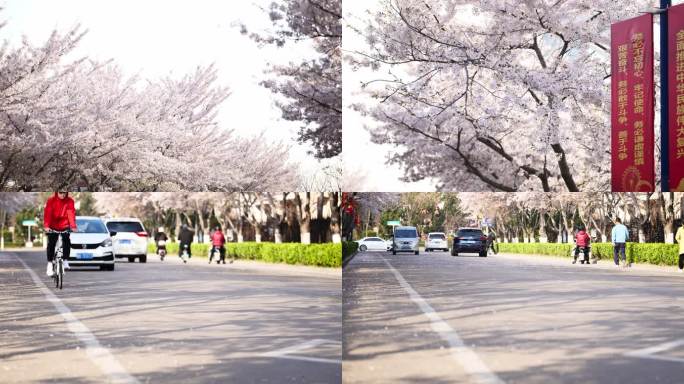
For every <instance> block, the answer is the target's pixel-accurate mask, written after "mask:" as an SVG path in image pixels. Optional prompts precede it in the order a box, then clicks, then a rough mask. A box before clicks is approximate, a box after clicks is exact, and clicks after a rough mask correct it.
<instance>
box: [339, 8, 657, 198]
mask: <svg viewBox="0 0 684 384" xmlns="http://www.w3.org/2000/svg"><path fill="white" fill-rule="evenodd" d="M652 5H653V4H652V2H651V1H646V0H638V1H630V2H616V1H613V0H577V1H524V2H512V1H510V0H495V1H477V0H383V1H382V5H381V7H380V9H379V10H378V11H376V12H372V13H369V14H368V16H361V15H359V20H360V21H358V22H355V23H354V25H353V26H352V27H353V28H354V29H355V30H356V32H357V33H358V34H360V35H361V36H362V37H363V38H365V39H366V41H367V43H368V49H367V50H365V51H361V52H355V53H354V54H353V55H350V60H351V62H352V63H353V64H354V65H359V66H366V67H369V68H372V69H374V70H375V72H373V73H375V74H376V76H375V77H372V78H371V77H369V78H368V79H367V81H366V82H365V84H364V92H367V93H368V94H369V95H370V96H371V97H372V98H374V100H375V102H373V103H370V104H368V105H356V106H355V108H356V109H358V110H359V111H361V112H362V113H364V114H366V115H368V116H371V117H372V118H373V119H374V120H376V121H377V122H378V123H379V124H378V127H377V128H374V129H373V132H372V133H373V134H372V137H373V140H374V141H375V142H376V143H379V144H391V145H393V146H394V147H395V151H394V154H393V155H392V157H391V158H390V161H391V162H392V163H397V164H400V165H401V166H403V167H404V169H405V174H406V178H407V179H408V180H410V181H417V180H422V179H425V178H429V177H434V178H437V179H438V186H439V188H440V189H442V190H464V189H467V190H470V191H473V190H475V191H477V190H480V191H488V190H489V191H506V192H514V191H526V190H537V191H559V192H560V191H579V190H589V191H591V190H594V191H597V190H598V191H600V190H608V189H609V174H610V167H609V166H608V164H609V163H610V143H609V138H610V135H609V129H608V125H609V116H610V103H609V101H610V100H609V97H608V95H609V89H610V52H609V48H610V25H611V23H614V22H617V21H619V20H623V19H626V18H629V17H634V16H637V15H639V13H640V11H642V10H644V9H648V7H649V6H652ZM464 186H466V187H464Z"/></svg>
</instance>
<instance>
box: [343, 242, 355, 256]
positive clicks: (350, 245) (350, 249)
mask: <svg viewBox="0 0 684 384" xmlns="http://www.w3.org/2000/svg"><path fill="white" fill-rule="evenodd" d="M358 249H359V243H357V242H356V241H343V242H342V258H343V259H346V258H347V257H348V256H351V255H353V254H354V252H356V251H357V250H358Z"/></svg>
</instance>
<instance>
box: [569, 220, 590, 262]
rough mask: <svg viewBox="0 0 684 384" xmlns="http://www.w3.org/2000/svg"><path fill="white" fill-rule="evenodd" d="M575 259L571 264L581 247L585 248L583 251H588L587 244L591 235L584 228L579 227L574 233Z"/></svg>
mask: <svg viewBox="0 0 684 384" xmlns="http://www.w3.org/2000/svg"><path fill="white" fill-rule="evenodd" d="M575 243H576V245H577V246H576V247H575V260H573V261H572V263H573V264H575V263H576V262H577V257H578V256H579V252H580V249H581V248H584V249H585V252H589V249H590V247H589V244H590V243H591V236H589V234H588V233H587V232H586V231H585V230H584V228H581V227H580V229H579V231H578V232H577V234H576V235H575Z"/></svg>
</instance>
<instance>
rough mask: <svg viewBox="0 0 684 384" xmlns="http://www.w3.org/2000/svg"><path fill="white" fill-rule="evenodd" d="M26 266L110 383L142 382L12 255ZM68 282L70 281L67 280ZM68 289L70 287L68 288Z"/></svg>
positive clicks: (32, 275)
mask: <svg viewBox="0 0 684 384" xmlns="http://www.w3.org/2000/svg"><path fill="white" fill-rule="evenodd" d="M11 255H12V256H14V257H15V258H16V259H17V260H19V262H20V263H21V264H22V265H23V266H24V268H25V269H26V270H27V271H28V273H29V275H31V278H32V279H33V282H34V283H35V284H36V285H37V286H38V288H39V289H40V291H41V292H42V293H43V295H44V296H45V298H46V299H47V301H49V302H50V303H52V305H53V306H54V307H55V309H57V311H58V312H59V314H60V315H61V316H62V318H63V319H64V322H65V323H66V325H67V328H68V329H69V330H70V331H71V333H73V334H74V336H76V338H78V340H79V341H81V343H83V345H85V352H86V355H87V356H88V358H90V360H91V361H92V362H93V363H94V364H95V365H96V366H97V367H98V368H100V370H101V371H102V373H104V374H105V375H106V376H107V377H108V379H109V380H108V381H109V382H110V383H121V384H139V383H140V382H139V381H138V380H137V379H136V378H135V377H133V376H131V375H130V374H129V373H128V372H127V371H126V370H125V369H124V367H123V366H122V365H121V363H119V361H118V360H117V359H116V358H115V357H114V355H112V354H111V352H109V350H108V349H107V348H105V347H103V346H102V344H100V342H99V341H98V340H97V338H96V337H95V335H93V333H92V332H91V331H90V329H88V327H86V326H85V324H83V323H82V322H80V321H79V320H78V319H77V318H76V316H74V314H73V313H72V312H71V310H70V309H69V307H67V306H66V305H65V304H64V303H63V302H62V300H60V299H59V297H57V296H55V295H54V294H53V293H52V291H50V289H49V288H48V287H47V286H46V285H45V283H43V281H42V280H41V279H40V277H38V275H37V274H36V273H35V272H33V270H32V269H31V268H29V266H28V265H27V264H26V263H25V262H24V260H22V259H21V258H20V257H18V256H17V255H15V254H11ZM66 281H67V282H68V281H69V280H66ZM67 289H68V286H67Z"/></svg>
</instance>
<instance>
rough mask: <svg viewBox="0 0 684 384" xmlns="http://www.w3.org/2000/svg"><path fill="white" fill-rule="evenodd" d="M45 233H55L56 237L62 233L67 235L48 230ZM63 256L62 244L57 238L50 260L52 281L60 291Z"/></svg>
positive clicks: (62, 277) (60, 239)
mask: <svg viewBox="0 0 684 384" xmlns="http://www.w3.org/2000/svg"><path fill="white" fill-rule="evenodd" d="M46 233H56V234H57V235H62V234H64V233H69V230H66V231H55V230H53V229H50V230H48V231H46ZM63 255H64V247H63V244H62V236H57V243H56V244H55V257H54V258H53V259H52V279H53V280H55V288H59V289H62V286H63V285H64V261H63V259H62V256H63Z"/></svg>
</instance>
